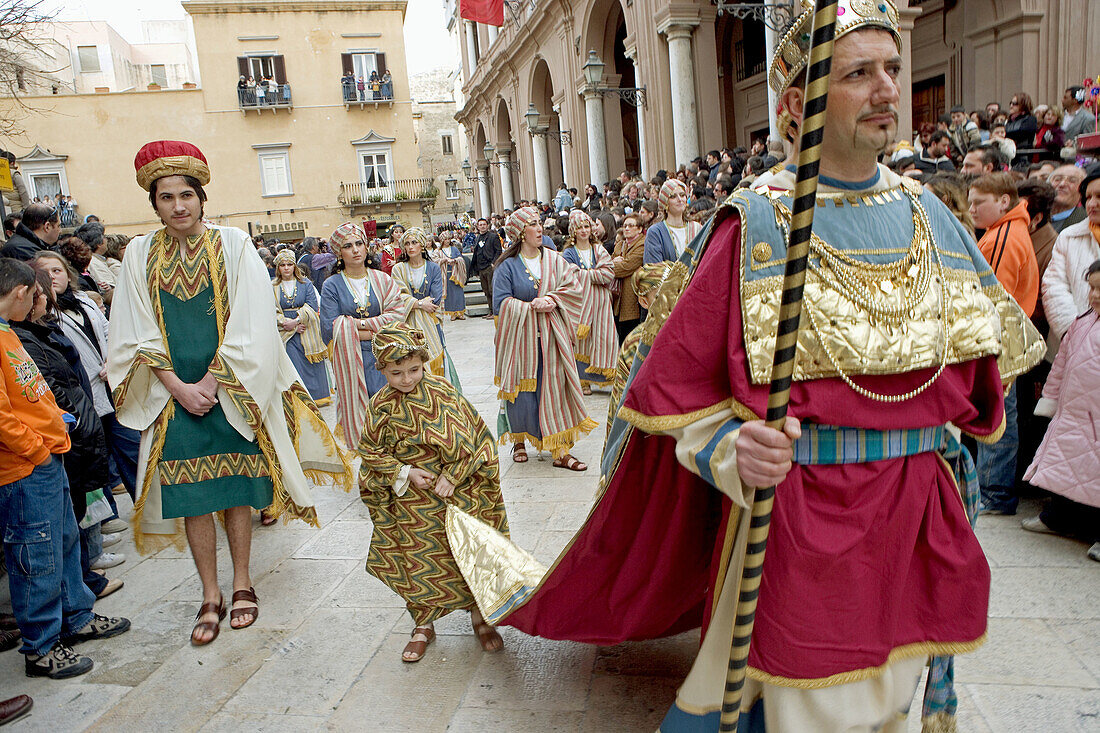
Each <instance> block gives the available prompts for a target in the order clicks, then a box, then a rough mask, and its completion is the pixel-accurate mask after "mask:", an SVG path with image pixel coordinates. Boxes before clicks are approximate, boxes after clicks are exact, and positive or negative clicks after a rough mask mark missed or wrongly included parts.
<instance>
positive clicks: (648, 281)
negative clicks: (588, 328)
mask: <svg viewBox="0 0 1100 733" xmlns="http://www.w3.org/2000/svg"><path fill="white" fill-rule="evenodd" d="M670 269H671V268H670V265H669V264H668V263H667V262H652V263H650V264H648V265H642V266H641V267H640V268H638V269H637V270H636V271H635V272H634V274H633V275H632V276H631V278H630V279H631V284H632V285H633V287H634V290H635V292H637V293H638V304H639V305H640V306H641V307H642V308H645V309H646V310H648V309H649V306H650V304H651V303H652V300H653V296H654V294H655V292H656V290H657V288H658V287H660V285H661V283H662V282H664V280H665V277H666V276H667V275H668V272H669V270H670ZM642 330H643V326H642V324H640V323H639V324H638V325H637V326H635V327H634V329H633V330H632V331H631V332H630V333H629V334H627V337H626V338H625V339H623V345H622V348H620V349H619V358H618V361H617V362H616V364H615V379H614V381H613V382H612V384H611V399H610V400H609V401H608V403H607V432H608V434H610V433H611V424H612V423H613V422H614V421H615V415H616V414H617V413H618V412H619V405H620V403H621V402H622V401H623V390H624V389H625V388H626V382H627V378H628V377H630V367H631V366H633V364H634V356H635V355H636V354H637V353H638V344H640V343H641V341H642Z"/></svg>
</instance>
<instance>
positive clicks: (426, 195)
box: [417, 186, 439, 199]
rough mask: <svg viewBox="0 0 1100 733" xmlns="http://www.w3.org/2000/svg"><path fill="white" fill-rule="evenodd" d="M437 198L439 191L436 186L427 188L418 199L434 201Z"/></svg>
mask: <svg viewBox="0 0 1100 733" xmlns="http://www.w3.org/2000/svg"><path fill="white" fill-rule="evenodd" d="M437 196H439V189H438V188H436V187H435V186H428V187H427V188H425V189H424V190H423V191H421V192H420V195H419V196H417V198H422V199H434V198H436V197H437Z"/></svg>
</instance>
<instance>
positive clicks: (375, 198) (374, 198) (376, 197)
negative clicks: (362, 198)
mask: <svg viewBox="0 0 1100 733" xmlns="http://www.w3.org/2000/svg"><path fill="white" fill-rule="evenodd" d="M367 201H370V202H371V203H372V204H377V203H381V201H382V194H380V193H372V194H371V195H370V196H367Z"/></svg>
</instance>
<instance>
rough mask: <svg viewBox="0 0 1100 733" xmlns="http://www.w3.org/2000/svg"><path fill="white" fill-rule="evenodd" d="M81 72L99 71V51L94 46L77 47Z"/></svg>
mask: <svg viewBox="0 0 1100 733" xmlns="http://www.w3.org/2000/svg"><path fill="white" fill-rule="evenodd" d="M76 55H77V57H78V58H79V59H80V70H81V71H99V50H98V49H97V48H96V47H95V46H77V47H76Z"/></svg>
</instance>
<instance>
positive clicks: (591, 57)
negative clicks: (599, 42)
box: [581, 49, 646, 107]
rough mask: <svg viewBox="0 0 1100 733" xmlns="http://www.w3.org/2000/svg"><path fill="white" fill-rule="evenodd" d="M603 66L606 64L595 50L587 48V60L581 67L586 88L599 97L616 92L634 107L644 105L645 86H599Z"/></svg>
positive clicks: (601, 79)
mask: <svg viewBox="0 0 1100 733" xmlns="http://www.w3.org/2000/svg"><path fill="white" fill-rule="evenodd" d="M605 66H607V64H605V63H604V62H603V61H601V60H600V57H599V56H597V55H596V52H595V51H594V50H592V49H589V51H588V60H587V61H586V62H585V64H584V66H582V67H581V71H583V72H584V80H585V81H587V82H588V88H589V89H590V90H591V91H593V92H595V93H596V94H599V95H600V96H601V97H605V96H607V95H608V94H617V95H618V96H619V98H620V99H622V100H623V101H624V102H626V103H627V104H629V105H632V106H634V107H645V106H646V95H645V87H601V86H600V82H601V81H603V70H604V67H605Z"/></svg>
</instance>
